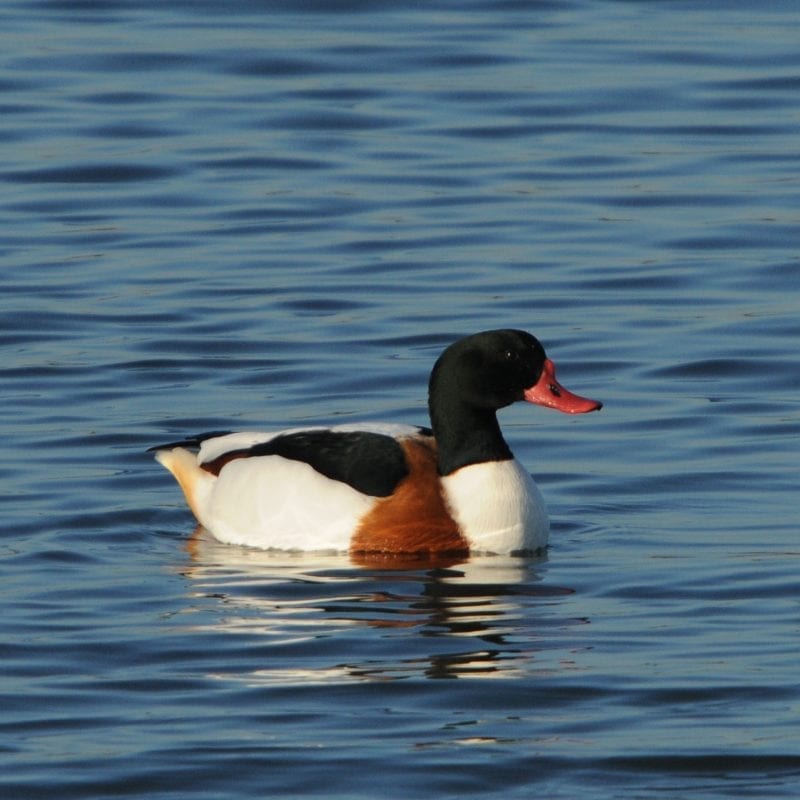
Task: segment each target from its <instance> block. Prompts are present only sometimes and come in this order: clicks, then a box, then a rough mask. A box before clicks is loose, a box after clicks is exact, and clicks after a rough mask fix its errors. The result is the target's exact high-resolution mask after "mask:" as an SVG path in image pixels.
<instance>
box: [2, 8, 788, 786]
mask: <svg viewBox="0 0 800 800" xmlns="http://www.w3.org/2000/svg"><path fill="white" fill-rule="evenodd" d="M407 6H408V4H398V3H394V2H391V0H387V1H386V2H360V3H359V2H353V1H352V0H351V1H350V2H340V3H332V4H329V3H324V4H323V3H313V2H304V3H282V2H264V3H260V2H249V3H239V4H235V5H234V6H231V5H223V4H216V3H210V2H205V3H181V2H177V3H170V4H169V5H167V6H165V5H164V4H155V3H126V2H117V3H110V4H109V3H92V2H88V3H69V2H63V3H62V2H47V3H34V2H30V0H27V1H26V0H21V2H18V3H14V4H8V5H6V6H5V7H4V8H3V10H2V11H0V31H1V32H2V33H0V40H1V41H2V44H3V47H2V51H1V52H2V54H3V55H2V67H3V70H2V76H1V77H0V142H2V149H3V159H2V163H1V164H0V181H2V187H3V192H2V197H1V198H0V204H1V205H2V213H3V220H4V224H3V225H2V229H0V258H1V259H2V269H1V270H0V326H2V340H1V341H2V362H1V363H0V392H1V393H2V403H0V426H1V430H0V433H1V434H2V435H0V446H1V447H2V461H0V474H1V475H2V478H3V486H4V491H3V493H2V496H0V503H2V517H3V524H2V541H1V542H0V555H2V559H0V587H2V588H1V589H0V591H1V592H2V594H3V598H4V601H5V602H4V609H5V615H4V619H3V622H2V623H0V632H1V633H2V635H0V648H2V663H3V667H2V673H1V674H2V680H1V681H0V694H1V695H2V697H1V698H0V701H1V703H2V708H3V714H2V717H0V749H1V750H2V752H3V756H4V760H3V771H2V774H0V789H1V790H2V793H3V796H4V797H9V798H52V797H59V798H61V799H62V800H67V799H68V798H90V797H91V798H106V797H115V796H119V795H120V794H123V793H124V794H128V795H141V796H144V797H148V798H167V797H180V798H193V799H195V798H196V800H202V798H218V797H220V796H224V797H227V798H249V797H264V796H268V797H280V796H287V797H336V798H340V797H347V798H360V797H365V798H372V797H375V796H376V794H380V796H386V797H398V798H401V797H420V796H429V797H458V798H463V797H472V796H484V797H500V796H502V797H504V798H509V797H520V798H521V797H525V798H528V797H531V796H532V795H536V796H541V797H548V798H560V797H563V798H574V797H577V796H581V795H584V794H586V793H591V795H592V796H603V797H609V798H612V797H619V798H626V799H628V798H651V797H659V798H661V797H670V798H679V797H692V798H701V797H702V798H730V797H758V798H763V797H787V798H789V797H795V796H797V793H798V791H800V746H798V742H800V737H798V708H800V691H798V681H797V655H798V630H799V628H798V620H799V619H800V617H799V616H798V600H797V598H798V594H799V592H798V590H799V589H800V585H799V584H798V577H797V576H798V564H800V559H799V558H798V556H800V546H798V517H797V496H798V495H797V490H798V466H800V464H799V463H798V440H800V403H798V399H797V387H798V386H800V367H798V361H797V352H796V351H797V347H796V342H797V340H798V335H800V323H798V321H797V320H798V317H797V287H798V285H799V284H800V261H798V256H797V254H798V250H799V248H798V246H799V245H800V235H799V234H798V231H800V225H798V211H799V209H800V202H799V199H800V192H799V186H798V177H797V176H798V167H799V166H800V155H798V149H797V129H798V121H800V100H798V97H800V94H798V91H797V90H798V87H799V86H800V51H798V48H797V41H798V39H797V37H798V22H800V18H799V17H798V12H797V10H796V9H795V8H794V6H793V4H791V3H771V4H769V5H768V6H767V7H766V8H759V9H758V10H755V9H751V8H749V7H748V6H747V4H741V3H736V2H727V1H724V0H719V2H714V3H710V4H709V3H706V4H702V8H698V7H697V4H688V3H682V2H666V3H645V2H598V3H587V2H559V1H556V2H538V3H534V2H531V3H503V2H489V1H488V0H478V1H476V2H467V3H464V2H461V3H449V2H439V3H434V4H428V5H426V7H425V8H420V9H416V8H408V7H407ZM505 326H513V327H522V328H526V329H529V330H531V331H533V332H534V333H536V334H537V335H538V336H539V337H540V338H541V339H542V341H543V342H544V343H545V345H546V346H547V348H548V352H549V355H550V356H551V357H552V358H553V359H554V361H555V362H556V364H557V365H559V377H560V378H563V380H564V382H565V384H566V385H568V386H570V387H571V388H574V389H575V390H576V391H579V392H581V393H583V394H586V395H588V396H592V397H594V396H596V397H598V398H599V399H601V400H603V401H604V403H605V407H604V409H603V411H602V413H601V414H596V415H590V416H588V417H580V418H568V417H565V416H561V415H556V414H550V413H548V412H546V411H544V410H540V409H531V408H530V407H514V408H511V409H508V410H506V411H504V412H503V413H502V418H501V422H502V424H503V426H504V430H505V431H506V433H507V437H508V439H509V441H510V443H511V444H512V446H513V448H514V450H515V453H516V455H517V456H518V458H519V459H520V460H521V461H522V462H523V463H524V464H525V465H526V466H528V467H529V468H530V470H531V471H532V472H533V474H534V475H535V477H536V479H537V482H538V483H539V484H540V486H541V488H542V490H543V492H544V494H545V496H546V497H547V500H548V503H549V506H550V512H551V517H552V521H553V534H552V537H551V547H550V550H549V553H548V555H547V557H546V558H545V559H541V560H523V559H505V558H491V557H480V558H473V559H471V560H470V561H468V562H467V563H462V564H454V565H450V566H448V567H441V566H440V567H437V566H432V565H424V564H423V565H417V566H416V567H414V568H411V569H392V568H389V567H387V568H385V569H378V568H375V567H363V566H359V565H356V564H352V563H350V562H349V561H348V559H347V558H346V557H344V556H317V555H306V556H302V555H298V554H278V553H263V552H257V551H249V550H246V549H239V548H230V547H224V546H222V545H219V544H215V543H214V542H213V541H212V540H210V539H209V538H208V537H207V535H204V534H203V533H202V532H201V533H199V534H196V533H194V531H193V523H192V521H191V518H190V515H189V513H188V512H187V510H186V509H185V507H184V505H183V503H182V501H181V498H180V497H179V495H178V492H177V489H176V488H175V487H174V485H173V484H172V483H171V481H170V479H169V476H167V475H166V473H164V472H163V471H162V470H161V469H160V468H159V467H158V465H156V464H155V463H154V462H152V460H151V459H150V456H149V455H147V454H146V453H145V452H144V451H145V449H146V447H148V446H150V445H152V444H155V443H158V442H160V441H164V440H169V439H171V438H177V437H178V436H182V435H184V434H186V433H192V432H196V431H200V430H210V429H217V428H254V427H264V428H275V427H290V426H297V425H301V424H306V423H311V422H315V423H317V422H322V423H325V422H344V421H356V420H361V419H366V420H372V419H381V420H387V421H396V422H413V423H420V424H424V423H425V422H426V414H425V392H426V381H427V374H428V371H429V369H430V366H431V364H432V363H433V360H434V359H435V358H436V356H437V355H438V353H439V352H440V350H441V349H442V348H443V347H444V346H445V345H446V344H448V343H449V342H450V341H452V340H453V339H455V338H457V337H458V336H460V335H462V334H466V333H471V332H474V331H477V330H482V329H486V328H494V327H505Z"/></svg>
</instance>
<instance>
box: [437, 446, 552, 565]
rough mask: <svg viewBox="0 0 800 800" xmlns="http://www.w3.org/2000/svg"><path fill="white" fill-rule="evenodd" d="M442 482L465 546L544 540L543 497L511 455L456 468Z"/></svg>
mask: <svg viewBox="0 0 800 800" xmlns="http://www.w3.org/2000/svg"><path fill="white" fill-rule="evenodd" d="M442 486H443V487H444V493H445V499H446V500H447V503H448V505H449V507H450V513H451V514H452V515H453V517H454V519H455V520H456V522H457V523H458V524H459V526H460V527H461V530H462V532H463V533H464V535H465V536H466V538H467V541H468V542H469V546H470V549H471V550H474V551H475V552H482V553H512V552H515V551H517V550H530V551H535V550H541V549H543V548H544V547H545V546H546V545H547V537H548V534H549V532H550V522H549V520H548V518H547V509H546V507H545V503H544V498H543V497H542V494H541V492H540V491H539V488H538V487H537V486H536V484H535V483H534V482H533V478H532V477H531V476H530V474H529V473H528V472H527V470H525V469H524V468H523V466H522V465H521V464H520V463H519V462H518V461H517V460H516V459H509V460H507V461H487V462H484V463H482V464H471V465H470V466H468V467H462V468H461V469H459V470H457V471H456V472H454V473H453V474H452V475H447V476H446V477H444V478H442Z"/></svg>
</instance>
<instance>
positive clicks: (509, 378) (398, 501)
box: [152, 330, 601, 563]
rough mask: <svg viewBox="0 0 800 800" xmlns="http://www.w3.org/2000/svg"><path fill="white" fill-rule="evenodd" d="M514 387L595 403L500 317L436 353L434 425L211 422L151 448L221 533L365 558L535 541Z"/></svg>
mask: <svg viewBox="0 0 800 800" xmlns="http://www.w3.org/2000/svg"><path fill="white" fill-rule="evenodd" d="M518 400H525V401H527V402H530V403H535V404H537V405H542V406H547V407H549V408H555V409H558V410H559V411H564V412H566V413H571V414H577V413H584V412H587V411H595V410H597V409H599V408H601V404H600V403H598V402H596V401H594V400H588V399H586V398H583V397H579V396H577V395H574V394H572V393H571V392H569V391H567V390H566V389H565V388H563V387H562V386H561V385H560V384H559V383H558V382H557V381H556V377H555V368H554V366H553V363H552V362H551V361H550V360H549V359H548V358H547V356H546V355H545V351H544V348H543V347H542V345H541V344H540V343H539V341H538V340H537V339H536V338H535V337H533V336H531V335H530V334H528V333H525V332H523V331H516V330H496V331H487V332H484V333H479V334H476V335H474V336H469V337H467V338H465V339H461V340H459V341H457V342H456V343H455V344H453V345H451V346H450V347H448V348H447V349H446V350H445V351H444V353H442V355H441V356H440V358H439V359H438V361H437V362H436V364H435V365H434V368H433V371H432V372H431V377H430V384H429V403H428V405H429V411H430V418H431V429H427V428H418V427H413V426H407V425H381V424H363V425H340V426H336V427H332V428H304V429H296V430H290V431H282V432H278V433H252V432H251V433H227V434H219V433H217V434H210V435H207V436H200V437H197V438H195V439H191V440H187V441H183V442H176V443H174V444H170V445H163V446H161V447H157V448H152V449H154V450H157V451H158V452H157V454H156V458H157V459H158V461H159V462H161V463H162V464H163V465H164V466H165V467H166V468H167V469H168V470H169V471H170V472H172V474H173V475H174V476H175V478H176V479H177V481H178V483H179V484H180V486H181V488H182V489H183V492H184V494H185V496H186V499H187V502H188V504H189V506H190V508H191V509H192V511H193V512H194V515H195V516H196V517H197V519H198V521H199V522H200V523H201V524H202V525H203V526H204V527H205V528H206V529H208V530H209V531H210V532H211V533H212V534H213V535H214V536H215V537H216V538H217V539H219V540H220V541H222V542H226V543H229V544H243V545H250V546H255V547H261V548H277V549H285V550H334V551H349V552H350V553H351V554H352V555H353V556H354V558H355V560H357V561H360V562H361V563H370V562H375V561H376V560H380V558H382V557H383V556H397V555H398V554H406V555H409V556H420V555H424V556H426V557H430V556H442V555H445V554H447V557H449V558H451V557H453V556H458V557H463V556H466V555H467V554H469V553H470V552H492V553H514V552H535V551H538V550H542V549H543V548H544V547H545V545H546V544H547V537H548V532H549V522H548V519H547V513H546V511H545V508H544V502H543V500H542V497H541V494H540V493H539V490H538V488H537V487H536V485H535V484H534V482H533V480H532V478H531V477H530V475H529V473H528V472H527V471H526V470H525V469H524V468H523V467H522V465H521V464H520V463H519V462H518V461H517V460H516V459H515V458H514V457H513V455H512V453H511V450H510V449H509V447H508V445H507V444H506V442H505V440H504V439H503V435H502V433H501V431H500V426H499V425H498V422H497V416H496V412H497V410H498V409H501V408H503V407H505V406H508V405H511V404H512V403H514V402H516V401H518ZM186 448H194V449H196V450H197V451H198V452H197V453H194V452H190V450H189V449H186Z"/></svg>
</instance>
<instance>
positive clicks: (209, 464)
mask: <svg viewBox="0 0 800 800" xmlns="http://www.w3.org/2000/svg"><path fill="white" fill-rule="evenodd" d="M249 455H250V451H249V450H231V451H230V452H229V453H223V454H222V455H221V456H217V457H216V458H213V459H211V461H205V462H203V463H202V464H201V465H200V468H201V469H204V470H205V471H206V472H210V473H211V474H212V475H219V473H220V472H221V471H222V468H223V467H224V466H225V465H226V464H229V463H230V462H231V461H235V460H236V459H237V458H247V457H248V456H249Z"/></svg>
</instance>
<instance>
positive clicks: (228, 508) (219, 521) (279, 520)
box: [201, 456, 377, 551]
mask: <svg viewBox="0 0 800 800" xmlns="http://www.w3.org/2000/svg"><path fill="white" fill-rule="evenodd" d="M376 502H377V500H376V498H374V497H370V496H368V495H365V494H362V493H361V492H358V491H356V490H355V489H353V488H352V487H351V486H348V485H347V484H346V483H342V482H341V481H333V480H330V479H329V478H326V477H325V476H324V475H321V474H320V473H319V472H317V471H316V470H315V469H313V468H312V467H310V466H309V465H308V464H306V463H305V462H302V461H293V460H291V459H287V458H282V457H281V456H261V457H255V458H242V459H238V460H236V461H231V462H230V463H229V464H227V465H226V466H225V468H224V469H223V470H222V472H221V473H220V475H219V477H218V478H217V479H216V483H215V484H214V487H213V490H212V491H211V493H210V494H209V497H208V505H207V507H206V508H205V509H204V510H203V516H202V517H201V522H202V523H203V525H204V526H205V527H206V528H208V530H209V531H211V533H212V534H214V536H215V537H216V538H217V539H219V540H220V541H222V542H227V543H228V544H243V545H249V546H251V547H263V548H277V549H281V550H336V551H343V550H347V549H348V548H349V546H350V535H351V534H352V532H353V530H354V529H355V528H356V527H357V526H358V523H359V521H360V520H361V518H362V517H363V515H364V514H366V513H367V512H368V511H369V510H370V509H371V508H372V506H373V505H374V504H375V503H376Z"/></svg>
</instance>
